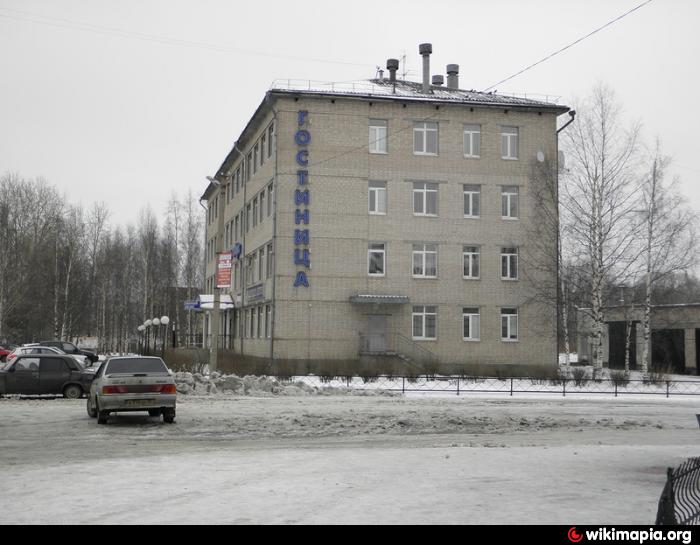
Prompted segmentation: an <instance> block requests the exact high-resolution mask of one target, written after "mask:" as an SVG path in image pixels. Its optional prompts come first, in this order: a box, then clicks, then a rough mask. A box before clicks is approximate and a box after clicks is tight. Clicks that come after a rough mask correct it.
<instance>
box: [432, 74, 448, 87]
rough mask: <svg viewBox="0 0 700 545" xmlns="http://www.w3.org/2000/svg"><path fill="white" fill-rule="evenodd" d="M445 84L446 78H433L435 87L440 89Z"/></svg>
mask: <svg viewBox="0 0 700 545" xmlns="http://www.w3.org/2000/svg"><path fill="white" fill-rule="evenodd" d="M444 83H445V78H443V77H442V76H439V75H438V76H433V85H435V86H437V87H440V86H441V85H443V84H444Z"/></svg>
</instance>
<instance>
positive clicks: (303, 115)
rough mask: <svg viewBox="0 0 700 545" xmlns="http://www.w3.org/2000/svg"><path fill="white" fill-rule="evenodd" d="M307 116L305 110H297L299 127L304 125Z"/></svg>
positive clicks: (307, 113)
mask: <svg viewBox="0 0 700 545" xmlns="http://www.w3.org/2000/svg"><path fill="white" fill-rule="evenodd" d="M308 115H309V112H307V111H306V110H299V117H298V120H299V126H300V127H301V126H302V125H303V124H304V123H306V118H307V116H308Z"/></svg>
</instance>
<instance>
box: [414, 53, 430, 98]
mask: <svg viewBox="0 0 700 545" xmlns="http://www.w3.org/2000/svg"><path fill="white" fill-rule="evenodd" d="M418 52H419V53H420V54H421V55H422V56H423V92H424V93H425V94H428V93H430V55H431V54H432V52H433V44H420V45H419V46H418Z"/></svg>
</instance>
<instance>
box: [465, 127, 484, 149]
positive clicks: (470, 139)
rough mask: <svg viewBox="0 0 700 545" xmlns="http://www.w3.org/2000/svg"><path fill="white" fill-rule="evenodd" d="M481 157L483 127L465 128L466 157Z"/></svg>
mask: <svg viewBox="0 0 700 545" xmlns="http://www.w3.org/2000/svg"><path fill="white" fill-rule="evenodd" d="M480 155H481V125H465V126H464V156H465V157H479V156H480Z"/></svg>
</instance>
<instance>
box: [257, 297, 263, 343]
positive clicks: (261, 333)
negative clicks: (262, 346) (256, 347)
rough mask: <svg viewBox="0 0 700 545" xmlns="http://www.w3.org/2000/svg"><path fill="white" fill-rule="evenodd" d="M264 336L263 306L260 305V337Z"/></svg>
mask: <svg viewBox="0 0 700 545" xmlns="http://www.w3.org/2000/svg"><path fill="white" fill-rule="evenodd" d="M262 336H263V307H262V305H261V306H259V307H258V339H261V338H262Z"/></svg>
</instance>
